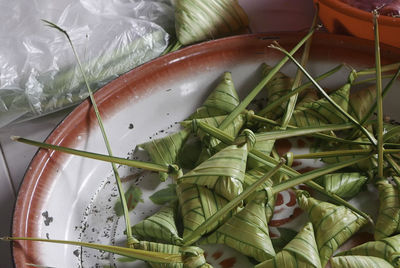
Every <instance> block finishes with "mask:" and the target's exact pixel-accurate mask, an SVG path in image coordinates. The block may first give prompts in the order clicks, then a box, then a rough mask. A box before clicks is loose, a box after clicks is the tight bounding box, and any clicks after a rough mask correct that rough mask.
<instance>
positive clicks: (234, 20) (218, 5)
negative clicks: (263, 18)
mask: <svg viewBox="0 0 400 268" xmlns="http://www.w3.org/2000/svg"><path fill="white" fill-rule="evenodd" d="M248 24H249V21H248V18H247V15H246V13H245V12H244V10H243V9H242V7H241V6H240V5H239V4H238V1H237V0H224V1H219V0H177V1H176V3H175V31H176V35H177V37H178V40H179V42H180V43H181V44H183V45H188V44H192V43H195V42H198V41H203V40H207V39H213V38H217V37H220V36H225V35H230V34H233V33H236V32H238V31H240V30H243V29H244V28H246V27H247V25H248Z"/></svg>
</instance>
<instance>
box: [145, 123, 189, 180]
mask: <svg viewBox="0 0 400 268" xmlns="http://www.w3.org/2000/svg"><path fill="white" fill-rule="evenodd" d="M189 134H190V131H189V130H187V129H185V128H184V129H182V130H181V131H178V132H176V133H174V134H172V135H168V136H166V137H164V138H161V139H155V140H151V141H149V142H146V143H142V144H140V145H138V146H137V147H139V148H143V149H144V150H145V151H147V152H148V154H149V155H150V157H151V159H152V161H153V162H154V163H156V164H161V165H172V164H175V163H176V161H177V157H178V155H179V152H180V151H181V148H182V146H183V144H184V143H185V141H186V140H187V138H188V137H189ZM167 178H168V174H167V173H162V172H160V180H161V181H165V180H166V179H167Z"/></svg>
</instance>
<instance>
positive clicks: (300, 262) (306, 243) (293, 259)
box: [255, 222, 323, 268]
mask: <svg viewBox="0 0 400 268" xmlns="http://www.w3.org/2000/svg"><path fill="white" fill-rule="evenodd" d="M255 267H256V268H280V267H285V268H297V267H301V268H321V267H323V266H321V261H320V259H319V253H318V248H317V244H316V242H315V237H314V228H313V225H312V224H311V223H310V222H309V223H307V224H306V225H305V226H304V227H303V229H302V230H301V231H300V232H299V233H298V234H297V235H296V236H295V237H294V238H293V239H292V240H291V241H290V242H289V243H288V244H287V245H286V246H285V247H284V248H283V249H282V251H281V252H279V253H277V254H276V256H275V257H274V258H273V259H270V260H266V261H264V262H262V263H260V264H258V265H256V266H255Z"/></svg>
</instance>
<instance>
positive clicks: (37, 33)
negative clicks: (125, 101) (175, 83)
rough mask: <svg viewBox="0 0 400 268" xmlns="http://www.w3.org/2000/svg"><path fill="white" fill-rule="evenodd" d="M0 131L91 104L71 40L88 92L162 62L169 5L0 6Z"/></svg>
mask: <svg viewBox="0 0 400 268" xmlns="http://www.w3.org/2000/svg"><path fill="white" fill-rule="evenodd" d="M0 14H1V15H3V16H2V17H3V18H7V19H4V21H3V23H2V24H1V25H0V68H1V69H0V128H1V127H4V126H6V125H8V124H10V123H13V122H20V121H23V120H27V119H31V118H35V117H38V116H42V115H45V114H48V113H50V112H54V111H57V110H60V109H63V108H65V107H68V106H71V105H74V104H77V103H79V102H80V101H82V100H83V99H85V98H86V97H87V96H88V93H87V88H86V86H85V84H84V81H83V77H82V75H81V72H80V70H79V68H78V66H77V62H76V59H75V57H74V55H73V52H72V49H71V46H70V44H69V43H68V41H67V39H66V37H65V36H64V35H63V34H62V33H60V32H59V31H57V30H56V29H53V28H50V27H46V26H45V23H44V22H43V21H42V20H41V19H45V20H49V21H51V22H54V23H56V24H57V25H59V26H60V27H62V28H63V29H65V30H66V31H67V32H68V34H69V35H70V37H71V40H72V42H73V44H74V46H75V49H76V51H77V53H78V55H79V57H80V60H81V62H82V65H83V68H84V71H85V73H86V75H87V78H88V80H89V82H90V84H91V87H92V89H93V90H95V89H98V88H100V87H102V86H103V85H105V84H106V83H108V82H109V81H111V80H112V79H114V78H116V77H118V76H119V75H121V74H123V73H125V72H127V71H129V70H131V69H133V68H134V67H136V66H138V65H140V64H142V63H144V62H146V61H149V60H151V59H153V58H155V57H157V56H159V55H160V54H161V53H162V52H163V51H164V49H165V48H166V47H167V45H168V39H169V34H168V32H172V31H173V28H174V21H173V18H174V15H173V6H172V4H171V3H170V1H169V0H158V1H157V0H154V1H153V0H147V1H146V0H140V1H139V0H114V1H110V0H81V1H78V0H74V1H71V0H70V1H67V0H36V1H27V0H21V1H12V2H7V3H5V2H4V1H3V3H0Z"/></svg>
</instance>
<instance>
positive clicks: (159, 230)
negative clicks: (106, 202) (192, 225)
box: [132, 202, 182, 245]
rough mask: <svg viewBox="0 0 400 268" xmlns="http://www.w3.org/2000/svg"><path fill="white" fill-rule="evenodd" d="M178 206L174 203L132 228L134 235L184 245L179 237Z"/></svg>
mask: <svg viewBox="0 0 400 268" xmlns="http://www.w3.org/2000/svg"><path fill="white" fill-rule="evenodd" d="M176 205H177V204H176V202H173V203H171V204H169V205H168V206H165V207H163V208H161V209H160V210H159V211H158V212H156V213H155V214H154V215H152V216H150V217H148V218H146V219H145V220H143V221H141V222H139V223H137V224H136V225H134V226H132V233H133V234H134V235H136V236H137V237H139V238H141V239H146V240H147V239H152V240H155V241H158V242H163V243H169V244H173V245H182V238H181V237H179V234H178V229H177V227H176V213H177V212H176V210H177V206H176Z"/></svg>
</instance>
